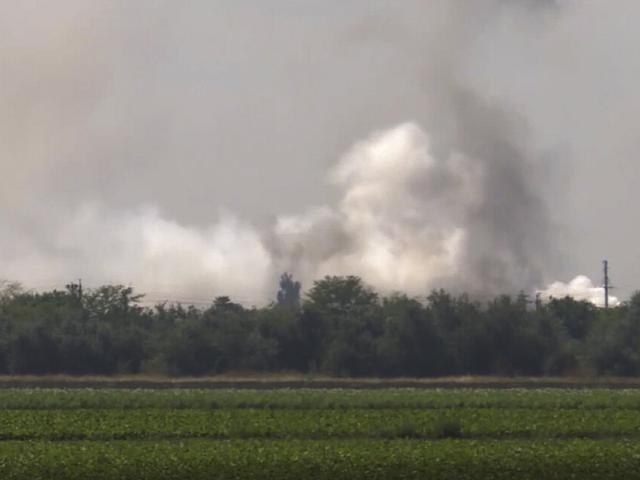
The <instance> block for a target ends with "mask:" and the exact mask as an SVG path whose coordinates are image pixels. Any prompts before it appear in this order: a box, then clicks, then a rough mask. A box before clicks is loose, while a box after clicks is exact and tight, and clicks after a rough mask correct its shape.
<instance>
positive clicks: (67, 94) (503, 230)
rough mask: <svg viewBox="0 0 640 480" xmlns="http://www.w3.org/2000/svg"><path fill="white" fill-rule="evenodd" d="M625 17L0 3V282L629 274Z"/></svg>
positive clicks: (421, 280) (277, 2)
mask: <svg viewBox="0 0 640 480" xmlns="http://www.w3.org/2000/svg"><path fill="white" fill-rule="evenodd" d="M639 5H640V4H638V3H637V2H633V1H632V0H620V2H618V3H617V4H616V8H612V7H611V5H609V3H607V2H597V1H590V0H585V1H568V0H567V1H551V0H549V1H531V0H478V1H473V2H469V1H467V0H433V1H429V2H424V1H423V0H407V1H403V2H388V1H386V0H366V1H365V0H354V1H353V2H348V4H346V3H345V2H320V3H318V4H313V5H311V4H308V5H307V4H306V3H304V2H303V3H299V2H288V1H285V0H274V1H273V2H269V5H266V3H265V2H262V1H257V0H243V1H240V2H239V1H236V0H233V1H231V0H229V1H227V0H220V1H218V2H208V1H205V0H193V1H191V2H188V3H184V2H170V1H166V0H139V1H137V2H127V1H124V0H114V1H111V2H85V1H81V0H62V1H60V2H55V4H51V5H46V6H45V5H43V4H42V2H38V1H36V0H24V1H21V2H2V1H0V8H1V10H2V11H1V13H2V15H0V29H2V32H3V36H2V41H0V67H1V70H2V89H1V90H0V233H1V235H0V278H8V279H12V280H19V281H22V282H23V283H25V285H27V286H29V287H36V288H51V287H54V286H55V287H58V288H60V287H62V286H64V284H65V283H66V282H68V281H70V280H72V279H74V278H78V277H82V278H83V280H84V281H85V282H86V283H87V284H88V285H90V286H95V285H97V284H101V283H105V282H117V283H125V284H129V283H130V284H133V285H134V286H136V287H137V288H138V289H139V290H142V291H147V292H150V295H149V296H150V298H151V297H153V295H154V294H155V295H157V298H163V297H168V298H176V299H185V300H186V299H194V300H205V299H209V298H211V296H212V295H217V294H229V295H232V296H234V297H236V298H237V299H238V300H240V301H243V302H245V303H263V302H266V301H268V300H270V299H272V298H273V290H274V288H275V283H276V281H277V278H278V275H279V273H281V272H282V271H284V270H288V271H292V272H293V273H294V274H295V275H296V276H297V277H298V278H299V279H301V280H302V281H303V282H304V283H305V286H306V287H308V286H310V282H311V281H312V280H313V279H315V278H318V277H319V276H322V275H324V274H347V273H349V274H357V275H362V276H363V277H364V278H365V279H366V280H367V281H368V282H369V283H371V284H372V285H374V286H376V287H378V288H380V289H382V290H385V291H388V290H395V289H400V290H406V291H408V292H411V293H416V294H423V293H425V291H426V290H428V289H430V288H439V287H443V288H450V289H456V290H466V291H470V292H472V293H476V294H486V293H496V292H514V291H518V290H521V289H524V290H529V291H533V290H534V289H536V288H540V286H542V285H547V284H550V283H551V282H552V281H553V280H554V279H556V278H571V276H572V275H573V274H574V273H575V272H576V271H587V273H589V274H590V275H592V276H593V275H594V274H595V272H591V271H589V270H588V268H589V267H588V265H592V264H593V265H594V266H595V267H596V268H597V266H599V259H600V258H602V257H604V256H606V257H607V258H609V259H610V260H611V262H612V266H613V268H614V269H615V271H616V280H617V281H619V282H620V284H621V285H633V284H634V279H635V278H637V276H638V273H639V272H640V257H638V256H637V255H635V254H634V253H633V251H634V250H633V249H634V248H635V239H637V236H638V228H637V222H633V221H622V220H621V219H620V218H619V216H618V215H616V214H615V212H616V211H617V210H616V209H617V208H618V206H619V205H633V204H637V203H638V201H640V198H639V197H638V190H637V189H636V188H635V179H637V178H638V172H639V171H638V168H640V167H639V165H640V164H638V163H637V162H635V161H634V160H633V159H634V158H635V154H636V153H637V151H638V144H637V139H638V138H639V137H638V135H637V131H636V130H637V128H636V126H635V125H636V123H637V122H635V117H636V116H637V110H638V96H637V84H638V82H639V81H640V75H638V72H640V68H638V62H637V59H635V58H634V57H633V56H630V55H628V54H626V53H625V52H626V51H627V49H625V48H623V47H621V46H626V45H633V44H635V43H636V41H637V38H636V37H637V29H636V28H635V26H634V24H633V22H632V19H633V18H635V17H637V15H636V14H637V13H640V10H639V8H640V7H639ZM407 122H409V123H407ZM372 132H374V133H372ZM376 132H377V133H376ZM357 139H361V141H360V142H359V143H356V144H355V145H354V144H353V142H354V141H356V140H357ZM344 152H347V153H344ZM325 179H327V180H328V181H325ZM569 179H572V181H569ZM559 225H561V227H559ZM605 250H606V251H605ZM567 251H570V253H571V255H566V252H567ZM630 252H631V253H630ZM623 288H625V287H623ZM154 292H155V293H154ZM618 292H620V291H618ZM627 293H629V292H628V291H625V292H624V294H625V295H626V294H627Z"/></svg>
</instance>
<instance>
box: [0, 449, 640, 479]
mask: <svg viewBox="0 0 640 480" xmlns="http://www.w3.org/2000/svg"><path fill="white" fill-rule="evenodd" d="M0 478H2V479H3V480H26V479H29V480H39V479H50V480H55V479H69V480H84V479H92V480H111V479H121V480H127V479H134V478H135V479H140V480H145V479H153V480H163V479H175V478H189V479H192V480H204V479H207V480H212V479H243V480H252V479H259V478H277V479H280V480H289V479H291V480H293V479H295V480H299V479H301V478H314V479H317V480H322V479H332V480H342V479H351V480H358V479H369V480H376V479H388V480H393V479H424V478H429V479H431V480H439V479H454V478H455V479H459V480H465V479H475V480H483V479H494V480H501V479H513V478H518V479H519V480H529V479H531V480H533V479H536V480H538V479H540V478H544V479H548V480H555V479H558V480H559V479H562V480H565V479H567V478H580V479H583V480H590V479H601V480H602V479H620V478H625V479H639V478H640V443H637V442H627V441H592V440H572V441H543V442H534V441H528V442H527V441H480V442H478V441H470V440H447V441H439V442H429V441H411V440H392V441H384V440H365V441H351V440H329V441H297V442H294V441H286V440H284V441H256V440H237V441H215V440H196V441H187V442H131V441H123V442H104V443H103V442H90V441H85V442H63V443H56V442H5V443H2V444H0Z"/></svg>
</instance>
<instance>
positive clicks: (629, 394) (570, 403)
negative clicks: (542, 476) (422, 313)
mask: <svg viewBox="0 0 640 480" xmlns="http://www.w3.org/2000/svg"><path fill="white" fill-rule="evenodd" d="M79 408H81V409H149V408H167V409H227V408H233V409H239V408H269V409H297V410H305V409H311V410H319V409H450V408H461V409H462V408H505V409H516V408H523V409H541V410H555V409H579V410H599V409H628V410H631V409H636V410H640V390H606V389H585V390H559V389H546V390H545V389H542V390H524V389H506V390H505V389H442V390H439V389H433V390H420V389H383V390H348V389H327V390H322V389H290V390H289V389H275V390H231V389H228V390H203V389H167V390H147V389H130V390H121V389H81V390H74V389H37V388H34V389H0V410H7V409H41V410H47V409H69V410H74V409H79Z"/></svg>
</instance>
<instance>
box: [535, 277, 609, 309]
mask: <svg viewBox="0 0 640 480" xmlns="http://www.w3.org/2000/svg"><path fill="white" fill-rule="evenodd" d="M539 293H540V294H541V295H542V297H543V298H551V297H553V298H564V297H572V298H575V299H576V300H585V301H587V302H591V303H593V304H594V305H597V306H598V307H604V304H605V302H604V288H603V287H599V286H596V285H594V284H593V282H592V281H591V280H590V279H589V278H587V277H585V276H584V275H579V276H577V277H576V278H574V279H573V280H571V281H570V282H569V283H563V282H554V283H552V284H551V285H549V286H548V287H547V288H546V289H544V290H541V291H540V292H539ZM619 304H620V301H619V300H618V299H617V298H616V297H614V296H612V295H610V296H609V305H611V306H617V305H619Z"/></svg>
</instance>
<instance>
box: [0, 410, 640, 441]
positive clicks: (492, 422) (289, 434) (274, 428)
mask: <svg viewBox="0 0 640 480" xmlns="http://www.w3.org/2000/svg"><path fill="white" fill-rule="evenodd" d="M402 437H408V438H446V437H465V438H510V437H516V438H518V437H527V438H559V437H562V438H571V437H590V438H604V437H628V438H639V439H640V412H638V411H636V410H597V411H591V412H589V411H580V410H566V411H547V410H524V409H517V410H498V409H464V410H460V409H454V410H380V409H377V410H264V409H263V410H252V409H240V410H174V411H171V410H75V411H74V410H54V411H50V410H34V411H26V410H13V411H4V412H0V439H2V440H30V439H31V440H36V439H38V440H81V439H88V440H114V439H154V440H158V439H172V438H173V439H186V438H219V439H220V438H226V439H234V438H298V439H304V438H308V439H318V438H326V439H328V438H402Z"/></svg>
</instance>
